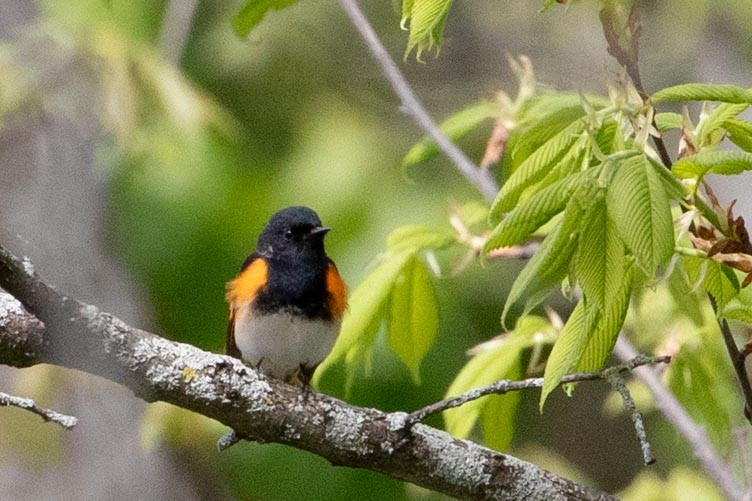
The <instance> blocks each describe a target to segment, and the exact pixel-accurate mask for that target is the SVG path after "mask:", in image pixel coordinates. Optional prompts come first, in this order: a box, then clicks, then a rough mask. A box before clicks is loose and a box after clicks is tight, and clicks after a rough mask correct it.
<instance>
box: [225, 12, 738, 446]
mask: <svg viewBox="0 0 752 501" xmlns="http://www.w3.org/2000/svg"><path fill="white" fill-rule="evenodd" d="M292 3H293V2H292V1H290V0H271V1H266V2H259V1H249V2H247V4H246V5H245V7H244V8H243V9H242V10H241V11H240V13H239V14H238V15H237V16H236V19H235V26H236V29H237V31H238V32H239V33H240V34H241V35H247V34H248V32H249V31H250V30H251V29H252V28H253V27H254V26H255V25H256V24H257V23H258V22H259V21H260V20H261V19H262V17H263V16H264V14H265V13H266V12H267V11H269V10H272V9H279V8H283V7H286V6H287V5H290V4H292ZM554 3H568V2H554V1H547V2H545V4H544V5H543V9H544V10H545V9H547V8H549V7H550V6H552V5H553V4H554ZM600 3H601V10H600V14H601V21H602V23H603V26H604V32H605V34H606V38H607V42H608V50H609V52H610V53H611V54H612V55H613V56H614V57H615V58H616V59H617V60H618V61H619V62H620V63H621V64H622V65H623V66H624V67H625V68H626V70H627V73H628V74H629V76H630V77H631V80H632V81H633V82H636V84H637V85H638V86H639V85H641V84H640V83H639V72H638V70H637V57H638V44H637V40H638V35H639V29H640V28H639V20H638V19H637V16H636V14H635V12H636V11H635V10H633V9H632V6H631V2H629V1H627V0H624V1H622V0H602V1H601V2H600ZM450 6H451V0H404V1H403V2H402V27H403V28H406V29H407V27H409V32H410V33H409V38H408V42H407V51H406V53H407V54H410V53H411V52H412V51H416V53H417V57H418V58H420V56H421V54H422V53H423V52H424V51H426V50H432V49H435V50H438V47H439V45H440V43H441V38H442V33H443V30H444V26H445V22H446V17H447V13H448V11H449V8H450ZM512 66H513V68H514V70H515V71H516V73H517V75H518V77H519V79H520V88H519V92H518V95H517V96H516V98H515V99H512V98H510V97H509V96H508V95H507V94H505V93H503V92H501V93H499V95H498V96H497V98H496V99H495V100H492V101H481V102H479V103H476V104H473V105H471V106H469V107H467V108H466V109H464V110H462V111H460V112H459V113H457V114H455V115H453V116H451V117H450V118H449V119H447V120H446V121H445V122H444V123H443V124H442V126H441V127H442V130H443V131H444V132H445V133H446V134H447V136H449V137H450V138H451V139H458V138H460V137H462V136H464V135H466V134H468V133H469V132H470V131H473V130H476V129H478V128H479V127H483V126H485V124H486V123H487V122H489V121H494V123H495V125H494V139H493V140H492V141H493V145H492V144H491V142H489V147H488V149H487V155H486V157H485V158H484V162H483V163H484V165H487V164H489V163H493V162H495V161H498V162H499V165H500V168H501V170H502V172H503V173H504V176H505V178H506V179H505V182H504V184H503V186H502V188H501V190H500V192H499V193H498V195H497V197H496V199H495V200H494V201H493V204H492V205H491V207H490V208H489V209H488V210H487V214H486V217H487V221H488V224H489V226H490V229H488V230H485V231H481V232H480V234H479V235H476V236H475V237H474V238H468V236H467V235H463V234H462V232H461V231H459V232H454V233H453V232H451V231H444V230H433V229H430V228H426V227H421V226H410V227H405V228H400V229H398V230H396V231H395V232H394V233H392V234H391V235H390V236H389V238H388V240H387V248H386V252H385V253H384V254H382V256H381V257H380V259H379V261H378V264H377V265H376V266H375V267H374V268H373V269H372V271H371V273H370V274H369V275H368V277H367V278H366V279H365V280H364V281H363V282H362V283H361V285H360V286H359V287H358V288H356V289H355V291H354V292H353V294H352V297H351V300H350V312H349V314H348V316H347V318H346V320H345V323H344V326H343V331H342V335H341V338H340V341H339V342H338V344H337V346H336V347H335V350H334V352H333V354H332V357H330V358H329V359H328V360H327V361H326V362H325V366H324V367H325V368H326V367H327V366H330V365H332V364H335V363H339V362H342V361H344V362H345V364H346V365H347V367H348V371H349V372H353V371H354V367H355V366H356V365H358V364H361V363H362V362H363V361H365V360H367V359H368V356H367V354H368V353H369V352H370V351H371V349H372V347H373V345H374V344H375V343H376V340H377V339H378V333H379V332H385V339H386V345H387V346H388V347H389V348H390V349H391V350H392V351H393V352H394V353H395V354H396V355H397V356H398V358H399V359H400V360H402V361H403V362H404V363H405V364H406V365H407V367H409V368H410V370H411V372H412V374H413V378H414V380H415V381H416V382H418V381H419V368H420V364H421V361H422V360H423V357H424V355H425V354H426V352H427V351H428V349H429V348H430V346H431V345H432V344H433V342H434V340H435V337H436V333H437V330H438V325H439V320H438V310H437V307H436V302H435V298H434V296H433V289H432V285H431V273H430V272H429V268H427V265H426V255H427V254H428V255H429V256H432V255H433V254H432V253H433V252H435V251H437V250H439V249H446V248H447V247H456V246H460V247H463V246H464V247H467V248H469V250H470V254H468V255H470V256H471V257H472V258H480V259H482V256H483V255H485V254H488V253H492V252H493V251H495V250H497V249H500V248H506V247H514V246H518V245H521V244H525V243H527V242H529V241H531V240H536V239H538V240H540V246H539V248H538V250H537V252H536V253H535V255H534V256H533V257H532V259H530V260H529V262H528V263H527V264H526V266H525V267H524V269H523V270H522V272H521V273H520V274H519V276H518V277H517V279H516V280H515V282H514V284H513V286H512V288H511V291H510V293H509V296H508V298H507V302H506V304H505V305H504V307H503V310H502V313H501V323H502V325H507V317H508V316H509V315H510V313H511V312H513V311H515V312H516V311H517V310H518V309H519V308H518V306H521V310H522V315H521V316H520V317H519V318H518V319H517V321H516V324H515V327H514V329H513V330H512V331H511V332H509V333H507V334H506V335H504V336H503V337H501V338H498V339H494V340H492V341H489V342H488V343H484V344H483V345H481V346H480V347H478V348H476V349H474V350H471V354H472V355H474V356H473V358H472V359H471V360H470V361H469V363H468V364H467V365H466V367H465V368H464V369H463V370H462V371H461V372H460V374H459V375H458V376H457V378H456V379H455V381H454V383H453V384H452V385H451V387H450V388H449V391H448V395H450V396H451V395H456V394H458V393H461V392H463V391H465V390H468V389H471V388H473V387H477V386H482V385H485V384H488V383H490V382H492V381H494V380H497V379H500V378H517V377H521V376H523V375H524V372H525V370H523V365H524V364H523V362H524V361H525V360H526V359H527V358H528V357H529V356H530V354H531V353H533V354H535V355H534V356H532V357H531V358H532V360H533V361H534V362H536V363H530V364H528V366H529V367H535V366H537V365H538V364H537V357H538V356H540V354H541V353H542V349H543V347H546V346H548V345H553V347H552V348H551V350H550V355H549V356H548V361H547V363H546V366H545V374H544V378H545V383H544V388H543V391H542V394H541V400H540V405H541V408H542V406H543V404H544V402H545V400H546V398H547V396H548V395H549V394H550V393H551V391H552V390H553V389H554V388H556V387H557V386H558V385H559V383H560V381H561V379H562V377H563V376H564V375H566V374H568V373H570V372H579V371H592V370H597V369H599V368H600V367H601V366H602V365H603V364H604V362H605V361H606V360H607V359H608V357H609V356H610V355H611V352H612V350H613V346H614V343H615V341H616V338H617V336H618V335H619V333H620V332H621V331H622V329H623V328H624V325H625V324H624V322H625V318H626V316H627V314H628V312H629V311H630V304H631V303H632V300H633V298H634V297H636V296H642V293H643V291H644V289H645V286H650V287H655V286H657V285H659V284H662V283H664V282H666V281H667V280H672V281H674V282H676V283H681V284H682V286H681V287H675V286H674V287H669V288H668V289H667V290H669V291H670V293H671V294H673V295H675V297H674V299H675V302H676V304H687V303H688V302H689V303H692V304H695V306H692V307H689V308H687V311H690V310H693V309H694V310H695V313H696V310H697V309H698V308H699V307H698V306H697V304H701V303H702V301H703V298H704V296H703V295H704V293H706V292H707V293H709V294H711V295H712V296H713V297H714V298H715V301H716V302H717V304H718V306H719V307H720V310H719V314H720V315H722V316H725V317H726V318H728V319H734V320H740V321H744V322H749V321H750V320H752V315H751V314H750V311H752V306H749V303H750V301H747V300H746V299H745V298H746V296H748V294H745V293H741V294H740V291H741V290H742V285H746V284H747V283H749V281H750V280H752V278H750V277H752V244H750V241H749V236H748V235H747V232H746V230H745V228H744V221H743V220H741V218H734V217H733V214H732V212H731V208H730V207H729V208H723V207H721V206H720V204H719V202H718V201H717V200H716V199H715V197H714V196H713V194H712V192H710V191H709V190H705V191H704V192H703V190H702V189H701V188H702V186H703V179H704V177H705V176H706V175H707V174H722V175H731V174H738V173H741V172H744V171H747V170H752V123H750V122H748V121H746V120H744V119H742V118H740V116H739V115H740V114H741V113H742V112H743V111H745V110H746V109H747V108H748V107H749V106H750V105H751V104H752V90H747V89H744V88H740V87H737V86H733V85H714V84H686V85H678V86H674V87H669V88H666V89H662V90H660V91H658V92H656V93H654V94H653V95H651V96H646V95H644V93H643V92H642V91H641V89H638V88H635V87H634V86H633V85H632V84H631V83H620V84H614V85H612V86H610V87H609V89H608V91H609V92H608V96H607V97H605V96H594V95H582V94H574V93H565V92H553V91H543V92H542V91H540V90H539V89H538V87H537V86H536V84H535V79H534V77H533V74H532V68H531V65H530V63H529V61H527V60H526V59H524V58H521V59H520V60H519V61H512ZM667 101H679V102H693V101H694V102H702V103H703V104H702V108H701V111H700V113H699V114H698V116H697V120H696V123H695V122H693V120H692V119H691V117H690V114H689V112H688V111H687V108H686V107H685V108H684V111H683V113H682V114H679V113H674V112H658V111H657V110H656V108H655V107H654V106H655V105H659V104H660V103H663V102H667ZM674 130H678V131H679V133H680V135H681V141H680V151H679V160H678V161H677V162H676V163H675V164H674V166H673V168H672V167H671V166H670V165H666V164H665V156H664V157H663V159H662V158H661V156H660V155H659V154H658V153H657V152H656V151H655V150H654V149H653V147H652V146H651V143H650V139H651V137H658V136H660V135H662V134H665V133H669V132H671V131H674ZM726 139H728V140H730V141H731V142H732V143H733V144H735V145H736V146H737V147H738V149H723V148H719V146H720V145H721V144H722V143H724V141H725V140H726ZM489 152H491V153H490V154H489ZM437 153H438V150H437V148H436V146H435V145H434V144H433V142H432V141H431V140H430V139H428V138H424V139H423V140H422V141H421V142H419V143H418V144H416V145H415V146H414V147H413V148H412V149H411V150H410V151H409V152H408V154H407V155H406V157H405V159H404V165H405V166H414V165H417V164H420V163H422V162H423V161H425V160H426V159H428V158H430V157H432V156H435V155H436V154H437ZM488 158H490V159H491V160H490V161H488V160H487V159H488ZM455 229H457V228H456V226H455ZM479 241H480V244H479V243H478V242H479ZM738 272H741V273H744V274H745V275H746V278H745V280H744V282H743V284H740V280H739V277H738V276H737V273H738ZM677 277H679V278H677ZM559 289H561V290H562V291H563V292H564V294H565V295H566V296H569V297H572V298H576V299H577V302H576V305H575V306H574V309H573V311H572V313H571V315H570V316H569V319H568V320H567V322H566V324H565V325H563V327H560V326H557V327H554V326H553V325H552V324H551V323H550V322H549V321H547V320H545V319H543V318H542V317H537V316H531V315H530V314H531V312H532V311H533V310H534V309H535V308H537V307H538V306H539V305H540V304H541V303H543V302H544V301H545V300H546V298H547V297H548V296H549V295H550V294H551V293H553V292H554V291H556V290H559ZM690 297H691V298H693V299H691V300H688V299H687V298H690ZM688 315H689V316H690V317H691V314H690V313H688ZM694 325H695V327H696V328H694V329H693V330H692V331H693V332H705V331H707V330H708V329H709V327H707V325H706V323H705V321H703V322H701V323H697V322H695V324H694ZM700 325H702V327H699V326H700ZM700 344H701V343H700ZM685 346H686V348H685V350H686V351H687V353H690V356H688V357H687V358H686V359H684V360H685V362H684V363H683V365H682V364H679V365H677V366H676V367H674V368H672V369H671V371H670V372H669V373H673V374H683V375H684V376H685V377H684V378H682V377H679V376H676V377H674V378H673V379H672V386H673V387H675V389H676V392H677V394H679V395H680V396H681V398H690V397H689V396H688V395H690V394H691V392H692V391H695V390H691V388H692V384H690V383H689V382H687V381H686V375H687V374H694V376H693V377H694V378H695V379H698V378H699V379H702V378H701V375H702V374H704V373H705V372H707V371H706V369H707V367H705V365H703V363H698V364H696V363H694V362H693V361H692V360H694V359H693V358H692V356H691V353H692V349H690V348H689V347H691V346H695V347H696V346H697V343H689V342H688V343H685ZM546 350H547V348H546ZM695 351H698V350H697V349H696V350H695ZM319 374H320V373H319ZM690 379H691V378H690ZM682 381H683V382H682ZM694 386H695V387H696V386H697V384H696V381H695V383H694ZM688 388H689V389H690V390H687V389H688ZM570 389H571V388H570ZM685 390H687V391H685ZM516 402H517V397H516V396H511V395H507V396H504V397H486V398H484V399H480V400H478V401H476V402H473V403H471V404H469V405H466V406H463V407H461V408H459V409H453V410H451V411H449V412H447V413H446V414H445V418H446V422H447V426H448V428H449V429H450V431H451V432H452V433H454V434H455V435H457V436H460V437H463V436H467V435H468V434H469V433H470V432H471V431H472V429H473V428H474V426H475V424H476V423H477V422H478V421H479V420H480V421H481V422H482V423H483V428H484V430H485V432H486V433H485V435H486V438H487V440H488V441H489V442H490V443H492V445H494V446H496V447H499V448H503V447H506V446H507V445H508V442H509V440H510V438H511V430H512V429H513V426H511V425H510V423H511V421H510V420H511V418H508V419H501V418H500V416H512V415H513V414H514V410H515V408H516ZM500 419H501V420H500ZM499 422H503V423H504V425H503V426H499V425H498V423H499ZM494 423H495V424H494ZM503 430H506V431H503Z"/></svg>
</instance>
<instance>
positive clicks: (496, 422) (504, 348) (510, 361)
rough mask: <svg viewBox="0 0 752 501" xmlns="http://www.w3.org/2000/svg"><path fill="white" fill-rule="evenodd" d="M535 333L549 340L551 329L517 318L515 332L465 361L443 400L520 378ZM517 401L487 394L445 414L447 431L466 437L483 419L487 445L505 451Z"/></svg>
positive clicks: (540, 322)
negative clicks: (504, 380)
mask: <svg viewBox="0 0 752 501" xmlns="http://www.w3.org/2000/svg"><path fill="white" fill-rule="evenodd" d="M538 333H545V334H546V336H545V337H546V338H548V337H552V336H553V328H552V327H551V324H550V323H549V322H548V321H547V320H545V319H543V318H541V317H536V316H530V317H522V318H520V320H519V321H518V322H517V325H516V326H515V329H514V331H512V332H509V333H507V334H505V335H504V336H502V337H501V338H499V339H496V340H494V341H493V342H494V345H493V347H492V348H490V349H488V350H486V351H483V352H481V353H480V354H478V355H476V356H475V357H473V358H471V359H470V361H468V363H467V364H466V365H465V366H464V367H463V368H462V370H460V372H459V374H457V377H456V378H455V379H454V381H453V382H452V384H451V385H450V387H449V389H448V390H447V394H446V397H447V398H450V397H454V396H457V395H460V394H462V393H464V392H466V391H469V390H472V389H474V388H480V387H483V386H487V385H489V384H491V383H493V382H496V381H498V380H500V379H516V378H519V377H520V376H521V369H520V357H521V353H522V351H523V350H524V349H526V348H529V347H531V346H533V345H534V344H535V343H536V342H538V338H539V336H537V334H538ZM510 397H511V398H510ZM518 402H519V395H517V396H515V395H513V394H507V395H489V396H485V397H483V398H480V399H477V400H473V401H472V402H468V403H467V404H465V405H463V406H461V407H457V408H454V409H449V410H447V411H445V412H444V421H445V423H446V429H447V431H448V432H449V433H451V434H452V435H453V436H455V437H457V438H465V437H467V436H468V435H469V434H470V432H472V430H473V428H474V427H475V425H476V423H477V422H478V420H479V419H481V418H483V430H484V436H485V437H486V442H487V443H488V444H489V445H491V446H493V447H495V448H497V449H499V450H502V449H506V448H507V447H508V446H509V442H510V441H511V439H512V431H513V430H514V421H515V420H514V412H515V410H516V407H517V404H518Z"/></svg>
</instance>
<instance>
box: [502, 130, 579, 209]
mask: <svg viewBox="0 0 752 501" xmlns="http://www.w3.org/2000/svg"><path fill="white" fill-rule="evenodd" d="M584 130H585V122H584V121H583V120H576V121H575V122H573V123H571V124H570V125H569V126H567V127H566V128H565V129H564V130H562V131H561V132H559V133H558V134H557V135H555V136H554V137H552V138H551V139H549V140H548V141H546V143H545V144H543V146H541V147H540V148H538V149H537V150H536V151H535V153H533V154H532V155H530V156H529V157H527V159H526V160H525V161H524V162H522V164H520V166H519V167H518V168H517V169H516V170H515V171H514V173H513V174H512V176H511V177H510V178H509V179H508V180H507V181H506V182H505V183H504V186H502V187H501V191H499V195H498V196H497V197H496V200H494V203H493V205H492V206H491V211H490V213H489V220H490V221H491V222H492V223H493V222H496V220H497V219H498V218H499V217H500V215H501V214H502V213H504V212H509V211H510V210H512V208H514V206H515V204H516V203H517V201H518V200H519V198H520V195H521V194H522V192H523V191H524V190H525V188H527V187H528V186H531V185H532V184H534V183H536V182H538V181H540V180H541V179H543V178H544V177H545V175H546V174H547V173H548V171H549V170H550V169H551V168H552V167H553V166H554V165H556V163H558V162H559V160H561V159H562V158H563V157H564V155H565V154H566V153H567V152H568V151H569V150H570V149H571V148H572V147H573V146H574V145H575V143H577V141H578V140H579V139H580V137H582V133H583V132H584Z"/></svg>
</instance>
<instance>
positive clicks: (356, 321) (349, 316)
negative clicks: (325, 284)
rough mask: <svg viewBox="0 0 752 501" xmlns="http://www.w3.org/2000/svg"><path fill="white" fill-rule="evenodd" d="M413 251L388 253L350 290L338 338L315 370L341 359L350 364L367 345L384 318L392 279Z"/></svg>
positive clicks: (371, 340)
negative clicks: (319, 366)
mask: <svg viewBox="0 0 752 501" xmlns="http://www.w3.org/2000/svg"><path fill="white" fill-rule="evenodd" d="M414 254H415V251H407V252H402V253H397V254H391V255H388V256H387V257H386V258H385V259H384V260H383V261H382V262H381V263H379V265H378V266H376V268H374V270H373V271H372V272H371V273H369V274H368V276H367V277H366V278H365V279H363V281H362V282H361V284H360V285H359V286H358V287H357V288H356V289H355V290H353V292H352V294H351V295H350V299H349V301H348V310H347V313H346V314H345V318H344V319H343V321H342V329H341V331H340V334H339V337H338V338H337V342H336V343H335V345H334V348H333V349H332V353H331V354H330V355H329V356H328V357H327V358H326V360H324V362H323V363H322V364H321V365H322V366H323V368H322V370H319V371H317V373H323V372H324V370H325V368H326V367H328V366H330V365H333V364H334V363H336V362H338V361H341V360H345V361H347V362H348V365H351V364H353V363H355V362H357V359H358V358H359V357H358V356H356V355H359V354H363V353H365V352H366V351H367V350H368V349H370V347H371V346H372V345H373V343H374V340H375V338H376V334H377V333H378V330H379V328H380V327H381V324H382V322H383V320H384V316H385V312H386V308H387V306H388V304H389V297H390V294H391V292H392V288H393V287H394V283H395V281H396V280H397V278H398V277H399V276H400V274H401V273H402V271H403V269H404V268H405V266H406V265H407V264H408V263H409V262H410V260H411V259H413V258H414Z"/></svg>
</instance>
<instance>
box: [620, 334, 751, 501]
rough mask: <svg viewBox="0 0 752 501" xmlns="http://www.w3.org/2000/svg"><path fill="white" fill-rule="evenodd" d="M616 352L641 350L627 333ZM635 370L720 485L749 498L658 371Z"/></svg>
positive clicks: (625, 355)
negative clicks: (627, 337)
mask: <svg viewBox="0 0 752 501" xmlns="http://www.w3.org/2000/svg"><path fill="white" fill-rule="evenodd" d="M614 353H615V354H616V356H617V357H619V358H620V359H621V360H625V361H626V360H629V359H632V358H634V357H635V356H636V355H637V351H636V350H635V349H634V347H633V346H632V345H631V344H630V343H629V341H627V340H626V338H624V336H620V337H619V339H618V340H617V341H616V347H615V348H614ZM634 373H635V375H636V376H637V377H638V378H639V379H640V380H641V381H642V382H643V383H644V384H645V386H647V387H648V389H649V390H650V393H652V395H653V398H654V400H655V406H656V408H657V409H658V410H659V411H660V412H661V413H662V414H663V415H664V416H665V417H666V420H668V422H669V423H671V424H672V425H673V427H674V428H676V430H677V431H678V432H679V433H680V434H681V435H682V436H683V437H684V439H685V440H686V441H687V443H689V446H690V447H691V448H692V451H693V452H694V455H695V457H696V458H697V460H698V461H699V462H700V464H701V465H702V467H703V469H704V470H705V472H707V474H708V476H709V477H710V479H711V480H712V481H713V482H714V483H715V484H716V485H717V486H718V488H719V489H720V490H721V491H722V492H723V493H724V494H725V495H726V496H727V497H728V498H729V499H732V500H734V501H737V500H738V501H742V500H746V499H749V498H748V497H747V496H746V493H745V492H744V489H742V487H741V486H740V485H739V484H738V483H737V481H736V479H735V478H734V475H733V473H732V472H731V469H730V468H729V467H728V465H726V464H725V463H724V462H723V460H722V459H721V457H720V456H719V455H718V454H717V453H716V451H715V448H714V447H713V444H711V443H710V440H709V439H708V436H707V434H706V433H705V429H704V428H702V427H701V426H699V425H697V423H695V422H694V421H693V420H692V418H691V417H690V416H689V414H688V413H687V411H686V410H685V409H684V407H682V405H681V403H679V401H678V400H677V399H676V397H675V396H674V394H673V393H672V392H671V390H669V389H668V388H667V387H666V385H664V384H663V381H661V378H660V376H659V375H658V374H657V373H656V371H655V370H653V369H652V368H650V367H641V368H639V369H636V370H635V371H634Z"/></svg>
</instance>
